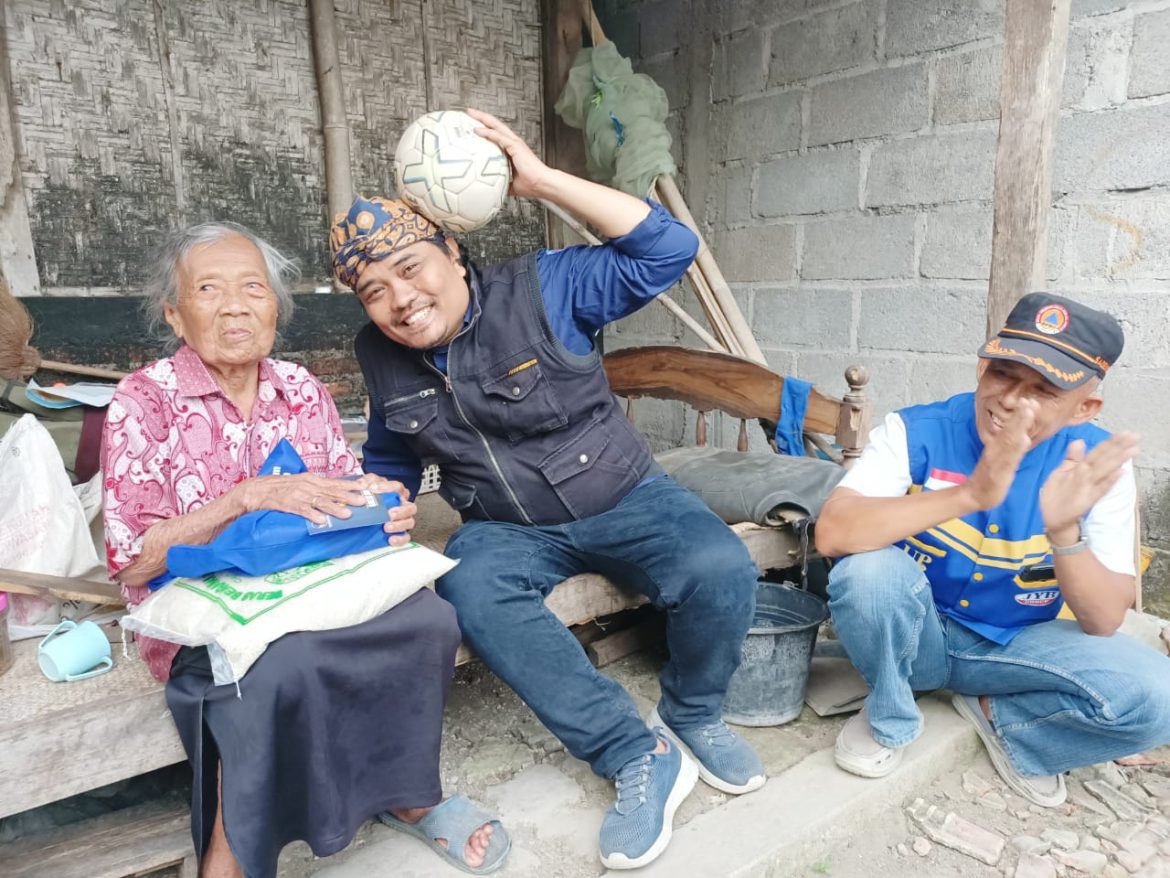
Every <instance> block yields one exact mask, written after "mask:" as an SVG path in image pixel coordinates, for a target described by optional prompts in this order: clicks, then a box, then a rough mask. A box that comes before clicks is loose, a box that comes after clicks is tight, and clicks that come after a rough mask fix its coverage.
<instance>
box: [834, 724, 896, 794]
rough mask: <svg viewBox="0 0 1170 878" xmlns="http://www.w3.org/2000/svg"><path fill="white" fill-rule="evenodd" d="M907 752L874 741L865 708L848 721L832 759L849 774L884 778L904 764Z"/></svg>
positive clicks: (838, 739)
mask: <svg viewBox="0 0 1170 878" xmlns="http://www.w3.org/2000/svg"><path fill="white" fill-rule="evenodd" d="M904 749H905V748H904V747H899V748H898V749H894V748H893V747H886V746H885V745H883V744H879V743H878V742H877V741H875V740H874V739H873V732H872V730H871V729H870V727H869V716H868V715H867V714H866V712H865V708H862V709H861V711H860V713H857V714H855V715H854V716H851V717H850V718H849V722H847V723H845V727H844V728H843V729H841V733H840V734H839V735H837V743H836V745H835V746H834V747H833V756H834V758H835V759H836V760H837V766H838V767H839V768H843V769H844V770H845V771H848V772H849V773H850V774H856V775H860V776H861V777H885V776H886V775H887V774H889V773H890V772H891V771H893V770H894V769H895V768H897V767H898V765H899V764H901V762H902V751H903V750H904Z"/></svg>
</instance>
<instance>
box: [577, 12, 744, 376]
mask: <svg viewBox="0 0 1170 878" xmlns="http://www.w3.org/2000/svg"><path fill="white" fill-rule="evenodd" d="M584 2H585V4H586V6H587V8H588V12H589V15H588V22H589V35H590V37H591V38H592V40H593V45H595V46H597V45H600V44H601V43H604V42H605V41H606V36H605V31H604V30H602V27H601V22H600V21H598V19H597V13H596V12H594V10H593V4H592V2H590V0H584ZM654 188H655V193H656V195H657V198H658V201H659V202H661V203H662V204H663V205H665V206H666V208H667V209H668V210H670V212H671V213H673V214H674V215H675V216H676V217H677V218H678V219H680V220H682V221H683V222H684V223H686V224H687V226H689V227H690V229H691V231H692V232H694V233H695V235H696V236H697V237H698V239H699V252H698V254H697V255H696V257H695V262H694V264H693V265H692V267H693V268H696V271H694V272H692V271H691V269H688V270H687V275H688V277H690V279H691V284H692V285H693V286H694V288H695V294H696V295H697V296H698V298H699V304H701V305H702V306H703V311H704V313H705V314H706V315H707V320H708V321H709V322H710V323H711V328H712V329H714V330H715V334H716V335H717V336H719V337H720V338H721V339H722V340H723V341H724V342H725V343H726V345H727V348H728V350H730V351H731V353H733V354H737V355H738V356H741V357H745V358H747V359H749V360H755V361H756V362H757V363H760V364H761V365H765V366H766V365H767V361H766V360H765V359H764V352H763V351H762V350H760V346H759V344H758V343H757V342H756V337H755V336H754V335H753V334H752V330H751V327H749V326H748V323H747V320H746V319H745V318H744V316H743V312H742V311H740V310H739V305H738V303H736V301H735V296H733V295H732V293H731V287H729V286H728V285H727V281H726V280H725V279H724V277H723V272H721V271H720V270H719V266H718V264H716V262H715V257H714V255H712V253H711V250H710V248H709V247H708V246H707V242H706V241H705V240H704V239H703V233H702V232H700V231H699V226H698V223H696V222H695V218H694V216H693V215H692V214H691V211H690V208H689V207H687V203H686V201H685V200H684V199H683V197H682V193H681V192H679V190H678V185H677V184H676V183H675V182H674V178H673V177H672V176H670V175H669V174H662V175H660V176H659V177H658V181H657V182H656V183H655V187H654ZM707 297H709V298H707ZM705 299H706V300H705Z"/></svg>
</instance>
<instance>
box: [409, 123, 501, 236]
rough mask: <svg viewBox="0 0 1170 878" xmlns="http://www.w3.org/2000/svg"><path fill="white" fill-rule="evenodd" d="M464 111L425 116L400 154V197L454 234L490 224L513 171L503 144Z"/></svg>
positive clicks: (499, 205) (413, 126)
mask: <svg viewBox="0 0 1170 878" xmlns="http://www.w3.org/2000/svg"><path fill="white" fill-rule="evenodd" d="M479 127H482V126H481V125H480V123H479V122H477V121H476V120H475V119H473V118H471V117H470V116H468V115H467V114H466V113H462V112H460V111H458V110H439V111H436V112H433V113H427V114H426V115H425V116H420V117H419V118H418V119H415V120H414V122H412V123H411V124H410V126H409V127H408V128H407V129H406V131H405V132H404V133H403V135H402V139H401V140H399V141H398V149H397V150H396V151H395V153H394V165H395V168H394V177H395V182H396V184H397V187H398V197H399V198H401V199H402V200H403V201H405V202H406V203H407V204H409V205H410V206H411V207H413V208H414V209H415V210H417V211H418V212H419V213H421V214H423V215H424V216H426V217H427V218H428V219H430V220H431V221H432V222H434V223H436V224H437V225H439V226H440V227H441V228H443V229H445V230H446V231H449V232H456V233H464V232H471V231H474V230H475V229H478V228H481V227H482V226H485V225H487V223H489V222H490V221H491V219H492V218H493V217H494V216H495V215H496V214H497V213H499V210H500V208H501V207H503V205H504V199H505V198H506V197H507V195H508V185H509V184H510V183H511V171H510V169H509V165H508V158H507V156H505V155H504V153H503V152H502V151H501V150H500V148H499V147H498V146H496V145H495V144H494V143H492V142H491V141H490V140H487V139H486V138H483V137H480V136H479V135H478V134H476V133H475V129H476V128H479Z"/></svg>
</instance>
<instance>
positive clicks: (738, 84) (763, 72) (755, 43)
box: [711, 30, 768, 101]
mask: <svg viewBox="0 0 1170 878" xmlns="http://www.w3.org/2000/svg"><path fill="white" fill-rule="evenodd" d="M766 46H767V34H766V33H765V32H764V31H760V30H747V31H741V32H739V33H737V34H732V35H731V36H728V37H724V38H723V39H721V40H719V41H717V42H716V43H715V57H714V67H715V75H714V82H713V84H712V86H711V97H712V98H714V99H715V100H717V101H718V100H723V99H725V98H733V97H737V96H739V95H745V94H754V93H755V92H758V91H763V89H764V83H765V82H766V81H767V75H768V59H767V58H766V57H765V54H764V52H765V47H766Z"/></svg>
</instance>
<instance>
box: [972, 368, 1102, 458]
mask: <svg viewBox="0 0 1170 878" xmlns="http://www.w3.org/2000/svg"><path fill="white" fill-rule="evenodd" d="M978 375H979V383H978V385H977V386H976V388H975V426H976V429H977V430H978V431H979V438H980V439H982V440H983V442H984V443H985V444H986V442H987V441H988V439H990V438H991V437H992V436H994V435H995V434H996V433H998V432H999V431H1000V430H1002V429H1003V425H1004V422H1005V421H1006V420H1007V418H1008V417H1009V416H1010V415H1011V414H1012V413H1013V412H1015V411H1016V410H1017V409H1018V408H1019V407H1020V406H1021V405H1032V406H1033V407H1034V409H1035V413H1036V414H1035V420H1034V421H1033V423H1032V429H1031V430H1030V431H1029V433H1028V435H1029V437H1030V438H1031V440H1032V447H1033V448H1035V447H1036V446H1037V445H1038V444H1040V443H1041V442H1043V441H1044V440H1045V439H1047V438H1049V437H1050V436H1053V435H1055V434H1056V432H1057V431H1058V430H1060V429H1061V428H1062V427H1067V426H1071V425H1073V424H1083V423H1085V422H1086V421H1089V420H1092V419H1093V418H1094V417H1096V415H1097V412H1099V411H1100V410H1101V404H1102V401H1101V397H1100V396H1096V395H1094V394H1095V391H1096V388H1097V383H1098V382H1097V381H1096V380H1093V381H1089V382H1088V383H1087V384H1084V385H1082V386H1080V387H1075V388H1073V389H1072V390H1062V389H1061V388H1059V387H1057V386H1056V385H1055V384H1053V383H1051V382H1050V381H1047V380H1046V379H1045V378H1044V377H1043V376H1042V375H1041V374H1040V373H1039V372H1037V371H1036V370H1035V369H1033V368H1031V367H1030V366H1025V365H1024V364H1023V363H1018V362H1015V361H1013V360H980V361H979V372H978Z"/></svg>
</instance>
